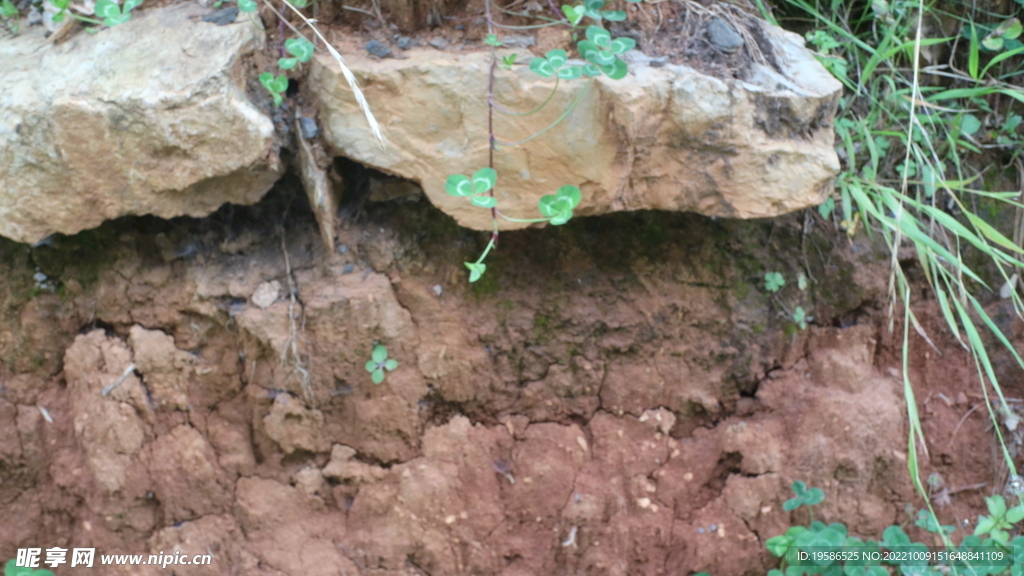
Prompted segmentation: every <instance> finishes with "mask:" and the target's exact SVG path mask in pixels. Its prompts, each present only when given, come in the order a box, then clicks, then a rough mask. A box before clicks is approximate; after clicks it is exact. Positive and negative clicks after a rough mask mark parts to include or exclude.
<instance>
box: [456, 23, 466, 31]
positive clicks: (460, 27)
mask: <svg viewBox="0 0 1024 576" xmlns="http://www.w3.org/2000/svg"><path fill="white" fill-rule="evenodd" d="M455 29H456V30H465V29H466V27H465V26H463V25H462V24H459V25H458V26H456V27H455Z"/></svg>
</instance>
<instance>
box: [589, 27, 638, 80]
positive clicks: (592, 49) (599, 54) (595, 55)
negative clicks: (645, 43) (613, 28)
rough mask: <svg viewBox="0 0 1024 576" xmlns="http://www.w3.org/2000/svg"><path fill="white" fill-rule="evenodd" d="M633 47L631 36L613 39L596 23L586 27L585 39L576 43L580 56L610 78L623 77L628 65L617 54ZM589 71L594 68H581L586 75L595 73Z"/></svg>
mask: <svg viewBox="0 0 1024 576" xmlns="http://www.w3.org/2000/svg"><path fill="white" fill-rule="evenodd" d="M635 47H636V40H633V39H632V38H615V39H614V40H613V39H612V37H611V34H610V33H609V32H608V31H607V30H605V29H604V28H602V27H600V26H596V25H595V26H590V27H588V28H587V39H586V40H581V41H579V42H578V43H577V44H576V48H577V50H579V52H580V56H583V59H584V60H586V61H588V62H590V63H591V64H594V65H595V66H596V68H597V69H598V70H600V71H601V72H604V73H605V74H606V75H607V76H608V77H609V78H611V79H612V80H619V79H621V78H624V77H625V76H626V74H627V73H628V72H629V67H628V66H627V65H626V63H625V62H623V61H622V60H620V59H619V58H617V56H618V55H620V54H624V53H626V52H628V51H629V50H632V49H633V48H635ZM590 72H594V69H590V70H589V71H588V70H587V69H586V68H584V70H583V73H584V74H586V75H588V76H591V75H593V76H596V75H597V74H590Z"/></svg>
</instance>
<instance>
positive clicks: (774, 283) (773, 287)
mask: <svg viewBox="0 0 1024 576" xmlns="http://www.w3.org/2000/svg"><path fill="white" fill-rule="evenodd" d="M785 285H786V279H785V278H784V277H783V276H782V274H781V273H779V272H768V273H767V274H765V275H764V289H765V290H767V291H769V292H772V293H774V292H778V291H779V290H781V289H782V287H783V286H785Z"/></svg>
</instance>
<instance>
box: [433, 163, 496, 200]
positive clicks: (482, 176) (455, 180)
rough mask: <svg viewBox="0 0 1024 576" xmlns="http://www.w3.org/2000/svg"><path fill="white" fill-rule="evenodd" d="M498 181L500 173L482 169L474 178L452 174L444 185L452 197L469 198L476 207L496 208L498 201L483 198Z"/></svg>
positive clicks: (490, 169)
mask: <svg viewBox="0 0 1024 576" xmlns="http://www.w3.org/2000/svg"><path fill="white" fill-rule="evenodd" d="M497 181H498V173H497V172H495V171H494V169H493V168H481V169H479V170H477V171H476V172H475V173H474V174H473V178H472V179H470V178H469V177H468V176H463V175H462V174H452V175H451V176H449V177H448V180H447V182H445V184H444V190H445V192H447V193H448V194H449V195H450V196H463V197H468V198H469V201H470V202H472V203H473V205H474V206H479V207H481V208H494V207H495V206H497V205H498V199H497V198H495V197H493V196H483V195H482V194H484V193H485V192H489V191H490V190H491V189H492V188H494V185H495V183H497Z"/></svg>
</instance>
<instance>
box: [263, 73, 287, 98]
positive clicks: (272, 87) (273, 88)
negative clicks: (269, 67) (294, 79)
mask: <svg viewBox="0 0 1024 576" xmlns="http://www.w3.org/2000/svg"><path fill="white" fill-rule="evenodd" d="M260 84H263V87H264V88H266V89H267V91H268V92H270V95H271V96H273V98H274V106H280V105H281V102H283V101H284V96H282V94H284V91H285V90H287V89H288V78H287V77H285V75H284V74H279V75H277V76H274V75H273V74H272V73H270V72H264V73H262V74H260Z"/></svg>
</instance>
